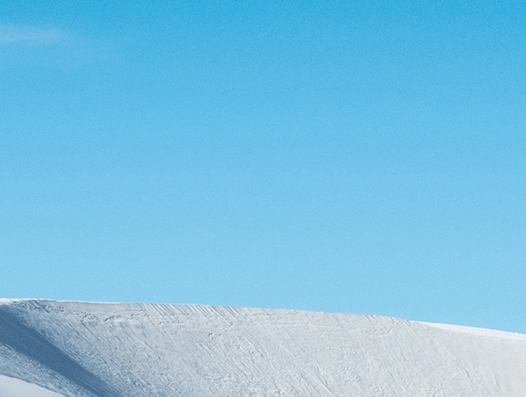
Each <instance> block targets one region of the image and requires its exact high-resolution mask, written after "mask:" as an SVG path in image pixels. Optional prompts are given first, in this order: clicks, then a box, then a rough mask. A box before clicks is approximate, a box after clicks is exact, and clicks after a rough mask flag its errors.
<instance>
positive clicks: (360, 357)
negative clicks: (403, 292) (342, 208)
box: [0, 300, 526, 397]
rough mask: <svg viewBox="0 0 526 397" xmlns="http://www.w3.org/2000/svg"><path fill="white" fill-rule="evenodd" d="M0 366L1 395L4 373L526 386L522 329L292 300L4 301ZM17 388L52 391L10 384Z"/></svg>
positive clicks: (68, 378) (468, 391)
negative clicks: (318, 308) (300, 305)
mask: <svg viewBox="0 0 526 397" xmlns="http://www.w3.org/2000/svg"><path fill="white" fill-rule="evenodd" d="M0 374H1V375H4V376H2V377H0V396H1V397H4V394H5V393H4V394H2V390H3V389H2V387H3V388H4V389H5V388H6V387H8V386H6V384H7V383H6V379H10V378H16V379H20V380H21V381H23V382H24V385H27V383H30V384H33V385H38V386H40V387H43V388H45V389H48V390H51V391H53V392H55V393H60V394H61V395H63V396H65V397H88V396H91V397H93V396H97V397H134V396H137V397H139V396H141V397H146V396H148V397H155V396H159V397H161V396H163V397H168V396H174V397H175V396H182V397H223V396H224V397H236V396H239V397H241V396H243V397H246V396H254V397H263V396H265V397H267V396H287V397H300V396H301V397H309V396H313V397H314V396H316V397H321V396H342V397H343V396H346V397H347V396H353V397H375V396H378V397H380V396H381V397H402V396H403V397H407V396H411V397H428V396H434V397H466V396H476V397H524V396H526V335H521V334H513V333H506V332H501V331H492V330H481V329H474V328H468V327H459V326H450V325H443V324H428V323H418V322H410V321H404V320H399V319H394V318H387V317H378V316H364V315H347V314H328V313H314V312H303V311H291V310H265V309H246V308H231V307H211V306H197V305H156V304H94V303H83V302H55V301H38V300H19V301H18V300H17V301H2V302H0ZM6 376H7V377H10V378H6ZM11 384H12V383H11ZM21 387H22V386H21ZM6 390H7V389H6ZM21 393H22V392H21ZM22 395H28V396H29V395H31V396H37V397H51V395H49V396H48V395H42V396H41V395H39V394H32V393H29V394H27V393H26V394H23V393H22V394H19V395H16V394H15V395H13V396H11V395H8V394H6V396H7V397H20V396H22ZM54 397H56V395H54Z"/></svg>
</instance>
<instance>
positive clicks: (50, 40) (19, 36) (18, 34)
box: [0, 25, 66, 46]
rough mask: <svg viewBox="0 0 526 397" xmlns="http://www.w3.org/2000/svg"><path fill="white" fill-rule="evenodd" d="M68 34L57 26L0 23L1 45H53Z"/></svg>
mask: <svg viewBox="0 0 526 397" xmlns="http://www.w3.org/2000/svg"><path fill="white" fill-rule="evenodd" d="M65 37H66V35H65V34H64V32H63V31H61V30H60V29H56V28H35V27H31V26H19V25H0V45H8V44H24V45H38V46H43V45H51V44H55V43H57V42H60V41H62V40H64V39H65Z"/></svg>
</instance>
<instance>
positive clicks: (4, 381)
mask: <svg viewBox="0 0 526 397" xmlns="http://www.w3.org/2000/svg"><path fill="white" fill-rule="evenodd" d="M0 396H2V397H64V396H62V395H61V394H57V393H54V392H52V391H49V390H46V389H44V388H42V387H39V386H36V385H33V384H31V383H27V382H24V381H23V380H20V379H15V378H10V377H8V376H3V375H0Z"/></svg>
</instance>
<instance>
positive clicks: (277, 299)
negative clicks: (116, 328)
mask: <svg viewBox="0 0 526 397" xmlns="http://www.w3.org/2000/svg"><path fill="white" fill-rule="evenodd" d="M363 3H367V4H363ZM525 17H526V3H524V2H523V1H513V0H511V1H507V2H498V1H480V2H467V1H464V2H463V1H454V2H453V1H444V2H432V1H371V2H354V1H301V2H300V1H289V2H278V1H268V2H263V3H260V4H255V3H253V2H241V1H224V2H208V1H151V2H144V1H140V2H139V1H122V2H119V1H113V2H110V3H108V2H101V1H94V2H89V3H88V2H84V3H83V2H81V3H79V2H67V1H53V0H51V1H46V2H36V1H25V2H21V1H3V2H2V3H1V5H0V294H1V295H2V296H4V297H19V298H22V297H38V298H52V299H67V300H95V301H150V302H152V301H155V302H168V303H201V304H213V305H236V306H256V307H273V308H295V309H306V310H323V311H331V312H347V313H368V314H381V315H389V316H396V317H402V318H407V319H414V320H425V321H434V322H446V323H457V324H465V325H473V326H483V327H491V328H499V329H505V330H511V331H519V332H524V333H526V311H525V310H524V303H525V302H526V288H524V282H525V281H526V116H525V114H526V113H525V109H526V52H525V51H524V49H525V48H526V25H525V24H524V19H525Z"/></svg>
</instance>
